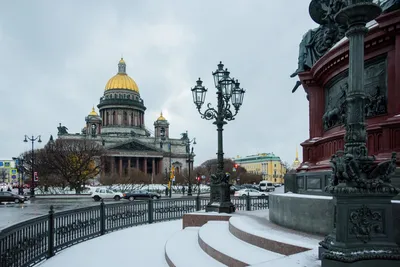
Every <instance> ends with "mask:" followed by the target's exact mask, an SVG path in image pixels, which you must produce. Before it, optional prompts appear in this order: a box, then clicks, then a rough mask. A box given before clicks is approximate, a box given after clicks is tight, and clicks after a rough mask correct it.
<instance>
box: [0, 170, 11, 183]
mask: <svg viewBox="0 0 400 267" xmlns="http://www.w3.org/2000/svg"><path fill="white" fill-rule="evenodd" d="M9 174H10V169H8V168H7V169H6V168H1V169H0V179H1V181H2V182H3V183H5V182H6V180H8V176H9Z"/></svg>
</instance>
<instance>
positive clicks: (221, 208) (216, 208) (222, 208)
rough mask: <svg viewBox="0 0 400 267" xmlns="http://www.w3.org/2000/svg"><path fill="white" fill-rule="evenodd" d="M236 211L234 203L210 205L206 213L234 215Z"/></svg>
mask: <svg viewBox="0 0 400 267" xmlns="http://www.w3.org/2000/svg"><path fill="white" fill-rule="evenodd" d="M235 210H236V207H235V205H233V203H232V202H230V201H229V202H222V203H208V205H207V206H206V212H218V213H234V212H235Z"/></svg>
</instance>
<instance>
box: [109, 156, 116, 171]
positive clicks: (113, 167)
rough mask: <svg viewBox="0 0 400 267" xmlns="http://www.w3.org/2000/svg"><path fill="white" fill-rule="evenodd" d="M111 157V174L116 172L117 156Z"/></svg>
mask: <svg viewBox="0 0 400 267" xmlns="http://www.w3.org/2000/svg"><path fill="white" fill-rule="evenodd" d="M110 158H111V160H110V161H111V175H113V174H114V173H115V158H114V157H110Z"/></svg>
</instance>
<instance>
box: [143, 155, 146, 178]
mask: <svg viewBox="0 0 400 267" xmlns="http://www.w3.org/2000/svg"><path fill="white" fill-rule="evenodd" d="M143 172H144V173H145V174H147V158H143Z"/></svg>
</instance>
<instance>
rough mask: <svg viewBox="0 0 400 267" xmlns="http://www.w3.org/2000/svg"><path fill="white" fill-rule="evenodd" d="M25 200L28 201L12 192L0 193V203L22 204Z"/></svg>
mask: <svg viewBox="0 0 400 267" xmlns="http://www.w3.org/2000/svg"><path fill="white" fill-rule="evenodd" d="M26 200H28V198H27V197H24V196H20V195H17V194H15V193H13V192H7V191H2V192H0V203H1V202H14V203H24V202H25V201H26Z"/></svg>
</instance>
